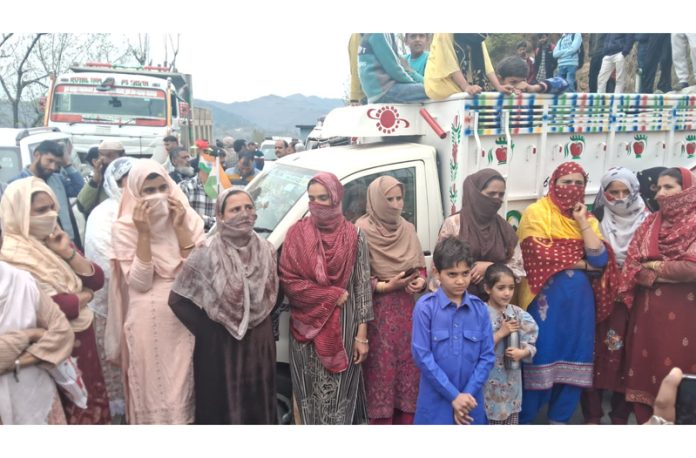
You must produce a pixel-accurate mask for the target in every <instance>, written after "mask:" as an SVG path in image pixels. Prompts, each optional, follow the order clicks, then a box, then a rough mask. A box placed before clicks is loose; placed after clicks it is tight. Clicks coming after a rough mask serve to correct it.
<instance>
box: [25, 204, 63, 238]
mask: <svg viewBox="0 0 696 458" xmlns="http://www.w3.org/2000/svg"><path fill="white" fill-rule="evenodd" d="M57 223H58V212H57V211H53V210H51V211H49V212H46V213H44V214H43V215H36V216H32V217H31V218H30V220H29V235H31V236H32V237H34V238H36V239H38V240H42V241H43V240H46V239H47V238H48V236H49V235H51V234H52V233H53V230H54V229H55V228H56V224H57Z"/></svg>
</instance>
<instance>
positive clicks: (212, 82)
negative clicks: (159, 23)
mask: <svg viewBox="0 0 696 458" xmlns="http://www.w3.org/2000/svg"><path fill="white" fill-rule="evenodd" d="M259 30H260V31H257V32H253V33H254V34H255V35H259V34H261V33H262V30H263V29H262V28H259ZM256 38H259V37H258V36H257V37H256ZM263 38H264V40H256V39H253V40H249V41H247V40H234V44H232V43H229V44H228V45H227V46H222V48H223V49H222V50H221V51H220V52H217V53H212V52H211V53H209V54H208V53H201V52H200V50H202V49H210V48H211V47H214V46H216V43H218V44H221V43H226V42H229V40H230V37H229V36H225V34H224V33H220V32H205V33H192V32H183V33H181V36H180V48H179V55H178V57H177V68H178V69H179V71H182V72H185V73H191V74H192V75H193V93H194V97H196V98H197V99H204V100H216V101H219V102H225V103H228V102H237V101H244V100H251V99H254V98H257V97H261V96H264V95H268V94H275V95H280V96H288V95H291V94H296V93H302V94H305V95H316V96H319V97H330V98H342V97H343V96H344V93H345V87H346V85H347V83H348V75H349V67H348V52H347V50H348V39H349V38H350V33H341V32H337V33H334V34H326V35H324V36H323V37H322V39H321V40H318V39H317V36H316V35H314V34H310V33H306V32H305V33H302V32H299V31H298V32H296V33H293V35H292V37H288V36H284V35H283V34H280V33H273V34H270V33H269V34H268V35H266V36H265V37H263ZM162 41H163V35H162V34H153V35H152V47H153V50H154V51H156V52H159V53H162V52H163V51H161V50H163V49H164V47H163V45H161V42H162ZM251 44H253V46H250V45H251ZM225 48H226V49H227V50H225ZM158 50H159V51H158ZM160 60H161V61H163V60H164V59H163V58H161V59H160Z"/></svg>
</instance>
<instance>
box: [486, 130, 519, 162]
mask: <svg viewBox="0 0 696 458" xmlns="http://www.w3.org/2000/svg"><path fill="white" fill-rule="evenodd" d="M495 144H496V147H495V148H491V149H490V150H488V164H492V163H493V155H494V154H495V159H496V160H497V161H498V165H505V164H507V161H508V149H507V140H505V137H498V138H496V139H495ZM510 149H511V150H512V151H514V150H515V144H514V143H510Z"/></svg>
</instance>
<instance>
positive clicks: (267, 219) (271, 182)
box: [246, 164, 317, 237]
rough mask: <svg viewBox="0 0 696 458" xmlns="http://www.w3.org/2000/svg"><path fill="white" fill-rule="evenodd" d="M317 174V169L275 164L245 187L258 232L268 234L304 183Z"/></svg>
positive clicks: (302, 189) (304, 186)
mask: <svg viewBox="0 0 696 458" xmlns="http://www.w3.org/2000/svg"><path fill="white" fill-rule="evenodd" d="M316 174H317V171H316V170H309V169H303V168H300V167H294V166H290V165H286V164H278V165H277V166H275V167H273V168H272V169H271V170H270V171H269V172H268V173H266V174H265V175H263V176H262V177H260V178H259V179H258V180H256V181H254V182H253V183H251V184H250V185H249V186H248V187H247V188H246V191H247V192H248V193H249V194H250V195H251V197H252V198H253V199H254V204H255V205H256V214H257V219H256V228H257V230H258V232H259V235H261V236H262V237H267V236H268V234H269V233H270V232H269V231H272V230H273V229H275V227H276V226H277V225H278V223H279V222H280V221H281V220H282V219H283V218H284V217H285V215H286V214H287V213H288V211H289V210H290V209H291V208H292V207H293V206H294V205H295V203H296V202H297V201H298V200H300V198H301V197H302V196H303V195H304V193H305V192H307V184H308V183H309V180H311V179H312V177H313V176H314V175H316Z"/></svg>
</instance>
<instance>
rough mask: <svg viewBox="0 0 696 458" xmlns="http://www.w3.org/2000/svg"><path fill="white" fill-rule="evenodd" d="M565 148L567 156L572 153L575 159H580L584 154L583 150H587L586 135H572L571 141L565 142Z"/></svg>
mask: <svg viewBox="0 0 696 458" xmlns="http://www.w3.org/2000/svg"><path fill="white" fill-rule="evenodd" d="M563 150H564V156H565V157H568V155H570V156H572V158H573V160H575V161H578V160H580V156H582V153H583V151H585V137H583V136H582V135H571V136H570V141H569V142H568V143H566V144H565V148H563Z"/></svg>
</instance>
